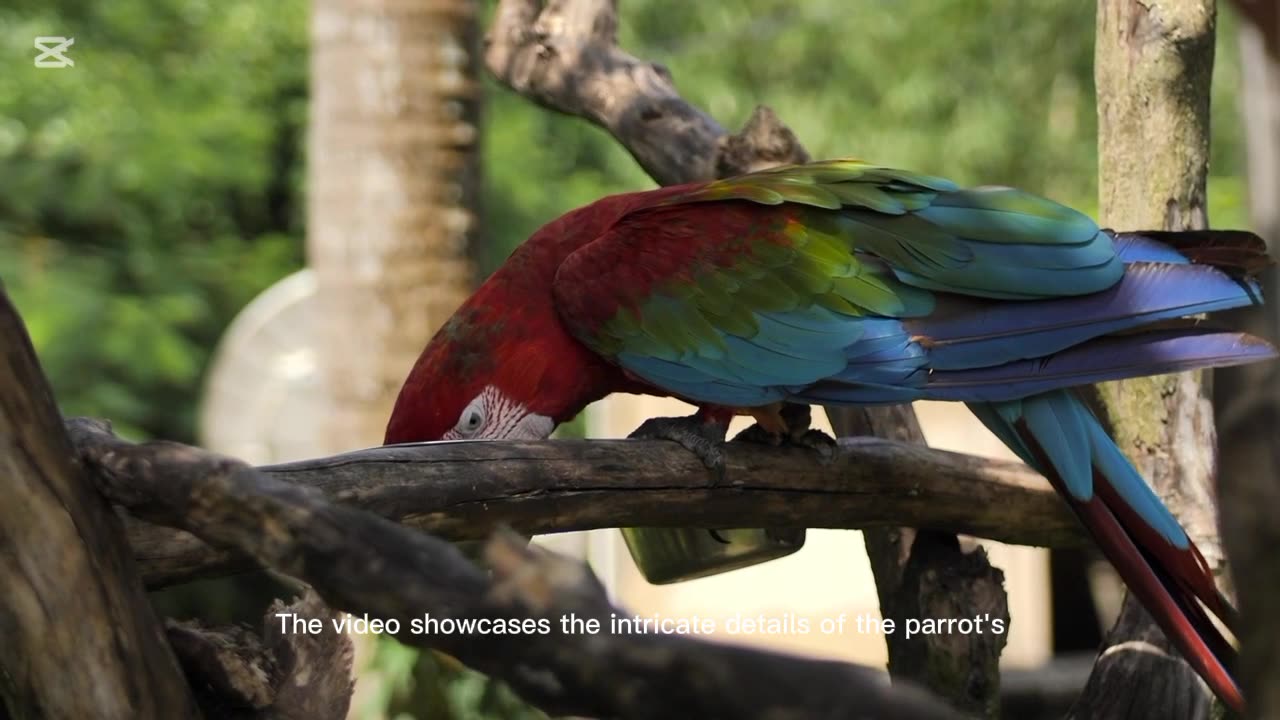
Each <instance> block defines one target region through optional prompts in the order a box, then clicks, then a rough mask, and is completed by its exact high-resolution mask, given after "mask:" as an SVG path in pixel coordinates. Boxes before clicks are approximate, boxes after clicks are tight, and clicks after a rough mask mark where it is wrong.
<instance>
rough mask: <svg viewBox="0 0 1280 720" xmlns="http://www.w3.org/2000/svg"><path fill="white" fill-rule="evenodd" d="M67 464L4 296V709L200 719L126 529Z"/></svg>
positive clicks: (0, 295)
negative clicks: (147, 591) (145, 590)
mask: <svg viewBox="0 0 1280 720" xmlns="http://www.w3.org/2000/svg"><path fill="white" fill-rule="evenodd" d="M74 458H75V454H74V451H73V449H72V447H71V443H70V442H69V441H68V439H67V434H66V432H65V431H64V430H63V428H62V422H61V419H60V418H59V416H58V410H57V407H56V406H55V405H54V402H53V396H52V394H51V393H50V391H49V385H48V383H47V382H46V381H45V378H44V375H43V373H41V371H40V367H39V365H38V364H37V363H36V359H35V352H34V351H33V350H32V347H31V341H30V339H29V338H28V336H27V333H26V330H25V328H24V327H23V325H22V321H21V319H20V318H19V317H18V313H17V311H16V310H15V309H14V308H13V306H12V305H11V304H10V303H9V299H8V297H7V296H6V295H5V293H4V292H3V290H2V289H0V479H3V482H4V494H3V499H2V500H0V647H3V648H4V651H3V652H0V710H3V708H4V706H5V705H8V708H9V714H10V715H11V716H13V717H16V718H89V717H93V718H104V719H108V718H119V719H120V720H131V719H132V718H157V719H167V718H174V717H184V718H187V717H198V713H197V711H196V708H195V703H194V701H193V699H192V697H191V693H190V691H189V690H188V688H187V683H186V680H185V679H184V678H183V676H182V673H181V671H180V670H179V667H178V663H177V661H176V659H175V658H174V656H173V653H172V652H170V650H169V646H168V645H167V644H166V643H165V640H164V632H163V630H162V628H161V626H160V623H159V621H158V620H157V618H156V617H155V615H154V614H153V613H152V611H151V606H150V604H149V603H148V602H147V598H146V595H145V594H144V593H143V590H142V583H141V582H140V580H139V578H138V571H137V568H136V566H135V564H134V561H133V558H131V557H130V553H129V546H128V544H127V543H126V542H125V538H124V533H123V528H122V527H121V525H120V522H119V520H118V519H117V518H116V517H115V514H114V513H113V512H112V510H111V508H110V507H109V506H108V505H107V503H106V502H105V501H103V499H102V497H101V496H99V495H98V494H97V493H96V492H94V489H93V486H92V485H91V484H90V482H89V480H88V478H87V476H86V474H85V473H84V471H83V468H81V467H80V466H79V465H78V464H77V463H76V462H75V459H74ZM0 714H3V713H2V712H0Z"/></svg>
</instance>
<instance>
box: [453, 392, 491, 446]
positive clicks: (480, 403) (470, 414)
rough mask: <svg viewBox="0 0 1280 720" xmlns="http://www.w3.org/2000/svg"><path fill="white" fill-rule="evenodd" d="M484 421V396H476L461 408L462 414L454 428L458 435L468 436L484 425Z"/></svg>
mask: <svg viewBox="0 0 1280 720" xmlns="http://www.w3.org/2000/svg"><path fill="white" fill-rule="evenodd" d="M484 421H485V414H484V398H483V397H478V398H476V399H475V400H472V401H471V404H469V405H467V406H466V407H465V408H463V410H462V416H461V417H459V418H458V424H457V425H456V426H455V428H454V429H455V430H457V432H458V434H459V435H462V436H463V437H470V436H472V435H475V434H476V433H477V432H479V431H480V428H483V427H484Z"/></svg>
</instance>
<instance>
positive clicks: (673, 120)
mask: <svg viewBox="0 0 1280 720" xmlns="http://www.w3.org/2000/svg"><path fill="white" fill-rule="evenodd" d="M617 27H618V18H617V2H616V0H546V2H545V3H544V2H540V1H539V0H502V2H500V3H499V5H498V9H497V12H496V14H495V17H494V21H493V25H492V27H491V28H490V32H489V35H488V37H487V39H486V42H487V52H486V57H485V60H486V63H487V65H488V67H489V69H490V71H492V72H493V74H494V75H495V76H496V77H497V78H498V79H499V80H500V81H501V82H503V83H505V84H506V85H507V86H509V87H510V88H511V89H513V90H515V91H516V92H518V93H520V94H521V95H523V96H525V97H527V98H529V99H531V100H533V101H535V102H537V103H539V104H540V105H543V106H544V107H547V108H549V109H551V110H556V111H559V112H563V113H567V114H569V115H576V116H580V117H583V118H585V119H587V120H590V121H591V122H594V123H596V124H597V125H600V126H601V127H603V128H605V129H606V130H608V131H609V132H610V133H611V134H612V135H613V136H614V138H616V139H617V140H618V142H619V143H621V144H622V146H623V147H625V148H626V149H627V150H628V151H629V152H630V153H631V155H632V156H633V157H634V158H635V159H636V161H637V162H638V163H639V164H640V166H641V167H643V168H644V169H645V171H646V172H648V173H649V175H650V176H651V177H653V178H654V179H655V180H657V181H658V182H659V183H662V184H664V185H668V184H673V183H682V182H693V181H697V180H709V179H712V178H715V177H724V176H727V175H733V174H737V173H741V172H749V171H751V170H757V169H761V168H765V167H769V166H771V165H778V164H783V163H790V162H803V161H805V160H808V159H809V157H808V154H807V153H806V152H805V150H804V147H803V146H802V145H801V143H800V141H799V140H798V139H797V138H796V137H795V135H794V134H793V133H792V132H791V130H790V129H789V128H787V127H786V126H785V125H783V124H782V122H781V121H780V120H779V119H778V118H777V116H776V115H775V114H774V113H773V112H772V111H770V110H769V109H768V108H764V107H761V108H758V109H757V110H756V112H755V114H753V115H752V117H751V119H750V120H749V121H748V122H747V124H746V126H745V127H744V128H743V130H742V131H741V132H739V133H737V134H733V135H730V134H729V133H728V132H726V131H725V129H724V128H723V127H721V126H720V124H719V123H717V122H716V121H715V120H714V119H713V118H712V117H711V116H709V115H707V114H706V113H705V112H703V111H702V110H700V109H698V108H696V107H694V106H692V105H690V104H689V103H688V102H686V101H685V100H684V99H683V98H682V97H681V96H680V93H679V91H678V90H676V88H675V85H674V82H673V80H672V77H671V74H670V72H669V71H668V70H667V69H666V68H664V67H662V66H661V65H658V64H655V63H651V62H647V61H644V60H641V59H639V58H636V57H634V56H632V55H630V54H628V53H626V52H625V51H623V50H622V49H620V48H619V47H618V45H617ZM854 151H856V148H850V152H854ZM832 423H833V425H834V427H835V429H836V431H837V432H838V433H839V434H841V435H847V434H851V433H853V432H858V433H860V434H871V435H877V436H881V437H894V438H897V439H901V440H907V441H911V442H919V443H923V442H924V437H923V435H921V434H920V432H919V425H918V423H917V422H916V419H915V414H914V412H913V411H912V410H911V408H910V407H909V406H904V407H902V408H898V409H884V410H875V411H867V412H862V411H857V412H854V413H852V414H849V413H845V414H833V415H832ZM915 537H916V536H915V535H914V533H912V532H910V531H909V530H902V529H893V530H885V531H874V532H872V533H871V534H870V535H869V536H868V544H867V552H868V554H869V555H870V556H871V560H872V569H873V571H874V573H875V576H876V584H877V589H878V590H879V591H880V598H881V611H882V613H883V614H884V615H885V616H886V617H894V618H899V619H901V618H904V617H908V616H911V617H919V613H921V612H931V611H941V610H943V609H944V608H943V607H942V606H940V605H938V604H937V603H939V602H942V601H943V600H944V597H943V595H945V603H946V608H945V609H946V610H947V611H948V612H951V613H955V614H956V615H957V616H965V617H968V616H972V615H979V614H982V613H984V612H987V613H992V614H993V615H994V616H998V617H1004V618H1006V619H1007V617H1008V609H1007V605H1008V603H1007V598H1006V596H1005V592H1004V586H1003V575H1002V574H1001V573H1000V572H999V571H998V570H995V569H994V568H992V567H991V566H990V564H989V563H988V562H987V559H986V556H985V554H983V553H981V552H975V553H970V554H968V555H962V554H961V553H960V551H959V549H958V544H957V543H956V539H955V537H954V536H947V535H945V534H943V535H935V534H930V535H928V536H927V537H926V538H924V539H925V540H927V541H928V544H927V546H926V545H924V544H922V545H921V547H920V550H921V552H918V553H915V552H913V550H912V548H913V546H914V542H913V540H914V539H915ZM908 567H910V568H911V576H910V578H911V579H912V582H911V584H910V585H907V586H904V585H901V584H900V581H901V580H902V578H903V574H904V573H905V572H906V571H907V568H908ZM920 578H930V580H928V581H926V582H924V583H921V582H917V580H918V579H920ZM904 588H905V590H904ZM886 602H887V603H888V604H887V605H886ZM887 639H888V643H889V648H890V658H891V660H890V667H889V670H890V673H891V674H892V675H893V676H894V677H895V678H910V679H914V680H917V681H919V682H921V683H925V684H927V685H928V686H929V687H930V688H931V689H932V690H934V691H935V692H937V693H939V694H941V695H943V696H944V697H946V698H948V700H949V701H950V702H952V703H953V704H954V705H955V707H957V708H961V709H964V710H966V711H968V712H981V713H983V714H986V715H994V714H995V713H996V711H997V707H998V694H999V675H998V673H997V662H998V660H999V654H1000V651H1001V650H1002V649H1003V647H1004V637H1003V636H995V635H991V636H983V635H968V636H964V635H954V636H949V637H947V638H941V637H940V636H931V637H926V636H916V637H915V638H912V639H907V638H905V637H904V636H903V635H902V634H894V635H891V636H889V637H888V638H887Z"/></svg>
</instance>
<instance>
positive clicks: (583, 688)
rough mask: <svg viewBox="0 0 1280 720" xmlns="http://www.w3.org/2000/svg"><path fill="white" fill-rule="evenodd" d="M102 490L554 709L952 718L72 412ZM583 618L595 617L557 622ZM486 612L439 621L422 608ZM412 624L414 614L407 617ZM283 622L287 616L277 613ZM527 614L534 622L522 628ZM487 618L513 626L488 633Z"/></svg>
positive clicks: (885, 690)
mask: <svg viewBox="0 0 1280 720" xmlns="http://www.w3.org/2000/svg"><path fill="white" fill-rule="evenodd" d="M72 429H73V431H74V433H75V434H76V436H77V440H78V444H79V446H80V447H81V448H82V449H83V450H84V451H85V452H84V457H85V460H86V465H87V466H88V467H89V468H90V469H91V470H92V471H93V473H94V476H95V479H96V480H97V482H98V486H99V489H100V490H101V491H102V493H103V494H104V495H106V496H107V497H108V498H109V499H110V500H112V501H113V502H116V503H118V504H121V505H124V506H125V507H127V508H129V509H130V510H131V511H133V512H136V513H138V514H140V515H142V516H144V517H147V518H148V519H150V520H153V521H157V522H163V523H166V524H170V525H173V526H176V527H181V528H182V529H184V530H187V531H189V532H192V533H194V534H195V535H197V536H199V537H201V538H203V539H204V540H206V541H208V542H210V543H213V544H214V545H217V546H219V547H224V548H228V549H233V550H235V551H236V552H238V553H241V554H243V555H245V556H248V557H251V558H253V560H254V561H255V562H257V563H259V564H261V565H263V566H265V567H268V568H271V569H273V570H276V571H278V572H282V573H285V574H287V575H291V576H293V577H296V578H298V579H301V580H304V581H306V582H307V583H309V584H310V585H311V586H312V587H313V588H314V589H315V590H316V591H317V592H318V593H319V594H320V595H321V597H323V598H324V599H325V601H326V602H327V604H329V605H331V606H333V607H334V608H337V609H341V610H346V611H348V612H351V613H355V614H365V613H367V614H368V615H369V616H371V617H374V618H377V619H382V620H396V621H398V622H399V630H398V632H397V637H398V639H399V640H401V641H402V642H405V643H409V644H412V645H418V646H422V647H430V648H436V649H439V650H442V651H444V652H447V653H449V654H451V655H454V656H455V657H457V658H458V659H460V660H462V661H463V662H465V663H467V664H468V665H470V666H472V667H474V668H476V669H479V670H481V671H484V672H486V673H489V674H490V675H493V676H495V677H498V678H501V679H503V680H505V681H506V682H508V683H509V684H511V685H512V687H513V688H515V689H516V691H517V692H519V693H521V694H522V695H523V696H524V697H525V698H526V699H527V700H529V701H531V702H533V703H535V704H537V705H539V706H540V707H542V708H544V709H546V710H548V711H550V712H553V713H558V714H574V715H589V716H593V717H619V718H645V719H647V718H654V719H658V718H671V717H706V718H739V717H770V718H780V719H785V718H810V717H866V718H902V719H904V720H907V719H919V720H931V719H935V718H936V719H939V720H941V719H942V718H952V717H955V715H954V714H953V713H952V712H951V711H950V710H948V709H947V708H946V707H945V706H943V705H941V704H939V703H938V702H937V701H935V700H932V699H930V698H929V697H928V696H927V695H925V694H924V693H922V692H921V691H919V690H916V689H913V688H911V687H908V686H902V685H895V686H892V687H890V686H888V685H887V684H885V683H884V682H883V680H882V679H881V677H880V676H879V673H876V672H874V671H871V670H869V669H867V668H861V667H858V666H854V665H848V664H845V663H838V662H830V661H821V660H809V659H802V658H796V657H789V656H781V655H773V654H770V653H765V652H761V651H758V650H752V649H747V648H741V647H734V646H730V645H722V644H718V643H712V642H704V641H701V640H695V639H693V638H692V637H689V636H687V635H676V634H626V633H614V632H610V627H611V626H610V621H611V619H612V618H613V617H614V616H615V615H620V616H624V617H625V616H626V613H625V611H623V610H621V609H619V608H617V607H614V606H613V605H611V604H610V603H609V601H608V599H607V597H606V596H605V593H604V589H603V588H602V587H601V585H600V584H599V582H598V581H597V580H596V579H595V577H594V576H593V575H592V574H591V572H590V571H589V570H588V569H587V568H586V566H584V565H582V564H580V563H576V562H573V561H570V560H568V559H565V558H562V557H559V556H556V555H553V554H550V553H546V552H544V551H540V550H538V549H535V548H530V547H526V545H525V542H524V540H523V538H520V537H518V536H513V535H512V534H511V533H509V532H505V533H499V535H498V536H497V537H496V538H495V539H494V540H493V541H491V542H490V544H489V547H488V552H487V554H488V559H489V562H490V565H491V566H492V570H493V572H492V576H490V574H488V573H486V572H485V571H483V570H481V569H479V568H477V567H475V566H473V565H471V564H470V563H469V562H467V561H466V559H465V558H463V556H462V555H461V553H459V552H458V550H457V549H456V548H454V547H453V546H452V545H451V544H449V543H447V542H445V541H443V540H439V539H436V538H434V537H432V536H430V535H427V534H425V533H420V532H416V531H414V530H412V529H409V528H406V527H404V526H402V525H399V524H396V523H394V522H390V521H388V520H385V519H383V518H380V517H377V516H376V515H374V514H372V513H369V512H364V511H360V510H356V509H354V508H350V507H345V506H343V505H339V504H337V503H334V502H331V501H329V500H328V499H326V498H325V497H324V495H323V493H321V492H319V491H317V490H315V489H314V488H308V487H304V486H301V485H297V484H294V483H290V482H286V481H284V480H283V479H281V478H279V477H273V476H272V474H269V473H266V472H262V471H259V470H255V469H254V468H252V467H250V466H248V465H246V464H244V463H241V462H239V461H236V460H232V459H229V458H224V457H220V456H215V455H213V454H211V453H206V452H204V451H201V450H198V449H196V448H192V447H188V446H184V445H179V444H176V443H152V444H150V445H146V446H136V445H132V444H130V443H128V442H125V441H122V440H119V439H118V438H116V437H114V436H113V435H111V434H110V432H109V430H108V429H107V428H106V426H105V424H103V423H101V422H100V421H89V420H79V421H74V422H73V423H72ZM570 616H573V617H576V618H577V619H579V620H583V621H585V620H588V619H593V620H595V621H596V622H597V623H599V625H598V626H597V627H598V628H599V630H598V631H597V632H595V633H592V632H590V631H588V630H586V628H585V626H579V627H577V628H566V626H565V625H564V624H563V622H562V619H565V618H569V617H570ZM428 618H430V619H434V620H435V621H436V622H437V623H440V622H442V621H446V620H448V621H453V622H461V621H464V620H470V621H477V622H478V621H480V620H484V621H486V622H487V623H488V625H486V626H484V627H487V628H488V629H489V630H490V632H482V631H474V632H451V631H450V629H449V628H448V627H447V626H436V627H430V626H427V625H425V622H426V620H427V619H428ZM415 621H419V622H422V623H424V624H423V625H421V626H417V627H418V630H415V629H414V628H415V627H416V626H415V625H414V622H415ZM284 622H286V623H288V622H290V621H289V620H288V619H285V620H284ZM530 623H532V625H530ZM498 625H501V626H503V627H506V628H512V627H518V628H520V630H519V631H512V630H508V631H506V632H497V631H494V628H495V627H496V626H498Z"/></svg>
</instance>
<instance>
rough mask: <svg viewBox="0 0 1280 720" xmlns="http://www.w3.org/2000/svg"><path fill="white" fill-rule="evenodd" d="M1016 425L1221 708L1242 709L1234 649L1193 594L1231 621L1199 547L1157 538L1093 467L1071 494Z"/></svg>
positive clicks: (1020, 426)
mask: <svg viewBox="0 0 1280 720" xmlns="http://www.w3.org/2000/svg"><path fill="white" fill-rule="evenodd" d="M1017 430H1018V435H1019V437H1021V438H1022V440H1023V442H1024V443H1025V444H1026V446H1027V448H1028V449H1029V450H1030V451H1031V453H1032V454H1033V455H1035V456H1036V459H1037V460H1038V461H1039V463H1038V464H1039V465H1040V466H1041V467H1042V468H1048V469H1049V472H1048V473H1047V477H1048V478H1049V482H1050V483H1052V484H1053V486H1054V489H1056V490H1057V491H1058V493H1059V494H1060V495H1062V496H1063V497H1064V498H1065V499H1066V500H1067V502H1068V503H1069V504H1070V505H1071V508H1072V510H1074V511H1075V513H1076V515H1077V516H1078V517H1079V518H1080V520H1081V522H1082V523H1083V524H1084V526H1085V528H1086V529H1087V530H1088V531H1089V533H1090V535H1092V536H1093V538H1094V540H1095V541H1096V542H1097V543H1098V546H1099V548H1101V550H1102V553H1103V555H1105V556H1106V558H1107V559H1108V560H1109V561H1111V564H1112V565H1113V566H1115V568H1116V571H1117V572H1118V573H1120V577H1121V578H1122V579H1123V580H1124V582H1125V585H1127V586H1128V588H1129V590H1130V592H1132V593H1133V594H1134V595H1135V596H1137V598H1138V600H1140V601H1141V602H1142V605H1143V607H1145V608H1146V609H1147V611H1148V612H1149V613H1151V616H1152V618H1153V619H1155V621H1156V623H1157V624H1159V625H1160V628H1161V629H1162V630H1164V632H1165V635H1166V636H1167V637H1168V638H1169V640H1170V641H1171V642H1172V643H1173V644H1174V646H1175V647H1177V648H1178V650H1179V651H1180V652H1181V653H1182V656H1183V657H1184V658H1185V659H1186V661H1187V662H1188V663H1189V664H1190V665H1191V666H1192V667H1193V668H1194V669H1195V670H1196V672H1197V673H1199V674H1200V676H1201V677H1202V678H1204V680H1205V682H1207V683H1208V684H1209V687H1210V689H1212V690H1213V692H1214V693H1215V694H1216V695H1217V696H1218V697H1220V698H1222V701H1223V702H1224V703H1226V704H1227V706H1228V707H1230V708H1231V709H1232V710H1234V711H1235V712H1241V713H1242V712H1243V711H1244V696H1243V695H1242V694H1241V692H1240V687H1239V685H1238V684H1237V683H1236V681H1235V679H1234V678H1233V677H1232V676H1231V668H1234V667H1235V665H1236V651H1235V649H1234V648H1233V647H1232V646H1231V643H1229V642H1228V641H1227V639H1226V638H1225V637H1223V635H1222V633H1221V632H1219V631H1218V628H1217V627H1216V626H1215V625H1214V624H1213V622H1212V621H1211V620H1210V619H1209V617H1208V615H1207V614H1206V613H1205V611H1204V608H1202V607H1201V606H1200V605H1199V604H1198V603H1197V599H1199V600H1200V601H1202V602H1204V603H1205V606H1207V607H1208V608H1209V609H1210V610H1211V611H1213V613H1214V614H1215V615H1217V616H1219V617H1220V618H1221V619H1222V620H1223V621H1224V622H1233V621H1234V617H1235V611H1234V609H1231V606H1230V604H1228V603H1227V602H1226V601H1225V599H1224V598H1223V597H1222V595H1221V593H1219V592H1218V590H1217V587H1216V585H1214V581H1213V575H1212V573H1210V572H1209V567H1208V564H1207V563H1206V562H1205V560H1204V557H1203V556H1202V555H1201V554H1200V551H1199V550H1198V549H1196V547H1195V545H1194V544H1193V545H1191V547H1190V548H1189V549H1187V550H1179V549H1178V548H1175V547H1173V546H1171V545H1170V544H1169V543H1168V542H1167V541H1165V540H1164V539H1163V538H1161V537H1159V536H1158V535H1157V534H1156V533H1155V532H1154V530H1152V529H1151V528H1150V527H1149V526H1147V524H1146V523H1144V522H1142V521H1141V520H1140V519H1138V517H1137V515H1136V513H1134V511H1133V510H1132V509H1131V508H1129V507H1128V506H1127V505H1126V504H1125V503H1124V502H1123V501H1122V500H1121V498H1120V497H1119V496H1118V494H1117V493H1116V492H1115V490H1114V489H1113V488H1112V487H1111V485H1110V482H1109V481H1108V480H1107V478H1106V477H1105V476H1103V475H1102V474H1101V473H1098V472H1095V473H1094V491H1095V493H1096V494H1095V496H1094V497H1093V499H1091V500H1089V501H1088V502H1080V501H1078V500H1075V499H1074V498H1073V497H1072V496H1071V493H1070V492H1068V491H1067V488H1066V484H1065V483H1064V482H1063V481H1062V479H1061V478H1060V477H1058V476H1057V474H1056V473H1054V472H1052V468H1053V467H1054V466H1053V463H1052V462H1051V461H1050V460H1049V457H1048V455H1047V454H1046V453H1045V452H1044V450H1043V448H1041V447H1040V445H1039V443H1038V442H1037V441H1036V438H1035V436H1034V435H1033V434H1032V433H1031V432H1029V431H1028V430H1027V428H1026V426H1025V424H1023V423H1018V425H1017Z"/></svg>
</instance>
